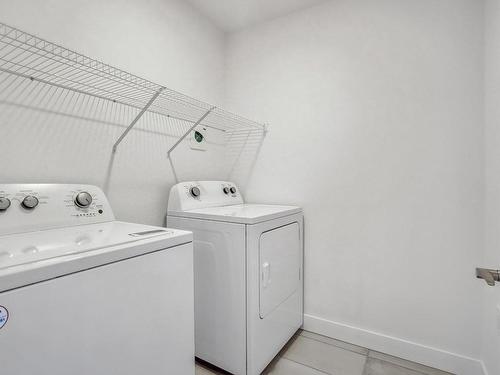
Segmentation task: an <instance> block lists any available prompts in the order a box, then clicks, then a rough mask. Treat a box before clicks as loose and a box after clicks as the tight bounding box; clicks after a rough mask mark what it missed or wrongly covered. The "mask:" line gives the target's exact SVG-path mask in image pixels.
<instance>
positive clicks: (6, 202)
mask: <svg viewBox="0 0 500 375" xmlns="http://www.w3.org/2000/svg"><path fill="white" fill-rule="evenodd" d="M9 207H10V199H9V198H0V211H5V210H6V209H8V208H9Z"/></svg>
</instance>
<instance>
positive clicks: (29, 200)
mask: <svg viewBox="0 0 500 375" xmlns="http://www.w3.org/2000/svg"><path fill="white" fill-rule="evenodd" d="M38 203H39V202H38V198H37V197H35V196H33V195H28V196H26V197H24V199H23V201H22V202H21V204H22V206H23V207H24V208H26V209H27V210H32V209H33V208H35V207H36V206H38Z"/></svg>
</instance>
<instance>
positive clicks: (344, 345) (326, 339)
mask: <svg viewBox="0 0 500 375" xmlns="http://www.w3.org/2000/svg"><path fill="white" fill-rule="evenodd" d="M299 335H300V336H304V337H307V338H308V339H313V340H316V341H320V342H324V343H325V344H329V345H333V346H337V347H339V348H342V349H345V350H349V351H351V352H354V353H358V354H362V355H368V349H365V348H362V347H361V346H357V345H353V344H349V343H347V342H345V341H340V340H336V339H332V338H330V337H327V336H323V335H318V334H317V333H312V332H309V331H304V330H301V331H299Z"/></svg>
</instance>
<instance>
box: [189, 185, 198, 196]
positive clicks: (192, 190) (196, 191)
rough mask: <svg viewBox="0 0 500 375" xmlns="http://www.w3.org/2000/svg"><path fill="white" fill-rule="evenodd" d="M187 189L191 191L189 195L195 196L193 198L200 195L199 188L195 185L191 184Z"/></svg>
mask: <svg viewBox="0 0 500 375" xmlns="http://www.w3.org/2000/svg"><path fill="white" fill-rule="evenodd" d="M189 191H190V192H191V195H192V196H193V197H195V198H196V197H199V196H200V194H201V191H200V189H199V188H197V187H196V186H193V187H192V188H191V189H190V190H189Z"/></svg>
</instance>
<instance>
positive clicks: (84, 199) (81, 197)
mask: <svg viewBox="0 0 500 375" xmlns="http://www.w3.org/2000/svg"><path fill="white" fill-rule="evenodd" d="M75 204H76V205H77V206H78V207H80V208H87V207H88V206H90V205H91V204H92V195H90V193H87V192H86V191H82V192H81V193H78V194H77V195H76V198H75Z"/></svg>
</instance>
